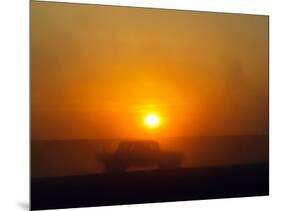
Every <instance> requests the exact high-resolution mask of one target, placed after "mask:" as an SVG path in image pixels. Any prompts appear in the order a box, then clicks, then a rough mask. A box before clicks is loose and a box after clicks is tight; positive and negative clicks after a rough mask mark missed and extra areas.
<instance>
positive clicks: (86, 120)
mask: <svg viewBox="0 0 281 211" xmlns="http://www.w3.org/2000/svg"><path fill="white" fill-rule="evenodd" d="M31 109H32V113H31V121H32V122H31V124H32V125H31V127H32V128H31V130H32V139H48V138H51V139H66V138H124V137H135V138H144V137H147V136H151V134H152V133H153V135H159V136H163V137H173V136H187V135H243V134H267V133H268V17H267V16H253V15H240V14H239V15H238V14H236V15H235V14H218V13H207V12H190V11H179V10H160V9H143V8H128V7H111V6H94V5H82V4H65V3H47V2H32V6H31ZM149 113H155V114H157V115H158V116H159V118H160V123H161V124H160V126H159V127H158V128H157V129H155V130H154V131H149V129H148V128H146V127H145V126H144V123H143V122H144V118H145V116H146V115H147V114H149Z"/></svg>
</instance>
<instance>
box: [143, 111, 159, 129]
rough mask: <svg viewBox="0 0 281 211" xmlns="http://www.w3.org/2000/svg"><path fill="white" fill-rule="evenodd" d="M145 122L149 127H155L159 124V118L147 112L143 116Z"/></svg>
mask: <svg viewBox="0 0 281 211" xmlns="http://www.w3.org/2000/svg"><path fill="white" fill-rule="evenodd" d="M145 124H146V125H147V126H148V127H150V128H155V127H157V126H158V125H159V118H158V117H157V116H156V115H155V114H149V115H148V116H146V118H145Z"/></svg>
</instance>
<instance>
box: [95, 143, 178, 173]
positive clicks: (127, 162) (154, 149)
mask: <svg viewBox="0 0 281 211" xmlns="http://www.w3.org/2000/svg"><path fill="white" fill-rule="evenodd" d="M100 160H101V161H102V162H103V163H104V165H105V169H106V171H107V172H124V171H126V170H127V169H128V168H129V167H130V166H152V165H153V166H157V167H158V168H160V169H171V168H178V167H179V166H180V163H181V160H182V154H181V153H179V152H175V151H163V150H161V149H160V146H159V144H158V142H156V141H123V142H121V143H120V144H119V145H118V148H117V150H116V151H115V152H113V153H108V154H103V155H101V156H100Z"/></svg>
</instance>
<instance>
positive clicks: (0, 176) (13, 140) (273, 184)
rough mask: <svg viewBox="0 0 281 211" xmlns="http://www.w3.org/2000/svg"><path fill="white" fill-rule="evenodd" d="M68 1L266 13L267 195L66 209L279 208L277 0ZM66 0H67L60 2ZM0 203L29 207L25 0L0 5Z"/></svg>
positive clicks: (9, 0) (8, 0)
mask: <svg viewBox="0 0 281 211" xmlns="http://www.w3.org/2000/svg"><path fill="white" fill-rule="evenodd" d="M66 1H67V2H81V3H82V2H84V3H96V4H103V5H124V6H138V7H151V8H171V9H187V10H200V11H216V12H231V13H233V12H234V13H247V14H265V15H270V194H271V195H270V196H269V197H251V198H234V199H216V200H204V201H186V202H169V203H155V204H143V205H125V206H108V207H99V208H79V209H67V210H94V209H95V210H104V211H109V210H124V211H126V210H143V209H148V210H156V209H159V210H171V209H175V210H184V209H187V210H192V211H197V210H211V211H212V210H215V211H219V210H230V211H232V210H233V211H237V210H255V211H256V210H262V211H264V210H280V204H281V203H280V202H279V198H280V186H281V185H280V184H281V183H280V180H281V173H280V162H279V158H280V154H281V153H280V150H281V146H280V143H281V138H280V132H279V131H280V128H281V126H280V124H279V121H280V119H281V115H280V108H281V98H280V90H281V88H280V84H281V83H280V81H281V78H280V72H281V68H280V60H281V59H280V49H281V48H280V47H281V46H280V38H281V33H280V26H279V25H280V22H281V21H280V20H281V18H280V9H281V8H280V6H279V4H278V3H279V1H277V0H275V1H274V0H185V1H183V0H182V1H181V0H172V1H171V0H143V1H140V0H115V1H114V0H111V1H110V0H66ZM64 2H65V1H64ZM0 30H1V33H0V73H1V75H0V136H1V137H0V143H1V146H0V167H1V170H0V201H1V202H0V208H1V210H24V209H25V210H27V209H28V208H27V205H28V200H29V195H28V187H29V183H28V179H29V172H28V169H29V160H28V154H29V148H28V143H29V125H28V122H29V1H28V0H18V1H16V0H6V1H3V2H1V6H0Z"/></svg>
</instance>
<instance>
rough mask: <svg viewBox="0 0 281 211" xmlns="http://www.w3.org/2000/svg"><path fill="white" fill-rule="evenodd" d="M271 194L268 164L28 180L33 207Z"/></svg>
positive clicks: (101, 204)
mask: <svg viewBox="0 0 281 211" xmlns="http://www.w3.org/2000/svg"><path fill="white" fill-rule="evenodd" d="M268 194H269V175H268V164H267V163H260V164H252V165H234V166H226V167H202V168H181V169H173V170H151V171H137V172H127V173H119V174H96V175H85V176H68V177H54V178H37V179H32V186H31V197H32V201H31V208H32V209H33V210H34V209H59V208H66V207H72V208H74V207H85V206H104V205H118V204H132V203H148V202H164V201H180V200H199V199H215V198H222V197H223V198H227V197H246V196H262V195H268Z"/></svg>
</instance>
